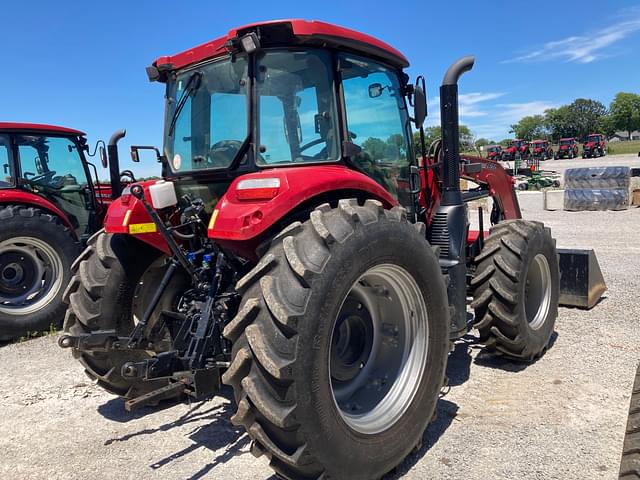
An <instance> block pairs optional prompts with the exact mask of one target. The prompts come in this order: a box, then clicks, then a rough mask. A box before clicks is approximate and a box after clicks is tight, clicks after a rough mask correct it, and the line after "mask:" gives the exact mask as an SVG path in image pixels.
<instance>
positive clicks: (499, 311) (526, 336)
mask: <svg viewBox="0 0 640 480" xmlns="http://www.w3.org/2000/svg"><path fill="white" fill-rule="evenodd" d="M475 262H476V265H477V269H476V272H475V275H474V277H473V279H472V281H471V285H472V287H474V294H473V297H474V300H473V302H472V304H471V306H472V307H473V308H474V309H475V314H476V322H477V323H476V328H477V329H478V330H479V331H480V339H481V341H483V342H484V343H485V345H486V346H487V349H488V350H489V351H496V352H499V353H502V354H505V355H507V356H509V357H512V358H515V359H518V360H521V361H526V362H529V361H532V360H535V359H536V358H538V357H540V356H541V355H542V354H543V353H544V351H545V350H546V349H547V347H548V345H549V341H550V339H551V335H552V333H553V330H554V325H555V321H556V317H557V315H558V300H559V281H560V273H559V267H558V259H557V254H556V248H555V241H554V240H553V238H551V232H550V230H549V229H548V228H545V227H544V226H543V224H541V223H539V222H529V221H526V220H507V221H504V222H501V223H499V224H497V225H496V226H495V227H494V228H493V229H492V230H491V234H490V235H489V238H488V239H487V241H486V242H485V245H484V248H483V249H482V252H480V255H478V256H477V257H476V259H475Z"/></svg>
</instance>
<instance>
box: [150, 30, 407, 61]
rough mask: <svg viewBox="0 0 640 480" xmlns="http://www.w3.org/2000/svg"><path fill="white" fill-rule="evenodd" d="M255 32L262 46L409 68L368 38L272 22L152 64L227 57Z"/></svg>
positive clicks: (395, 52) (396, 54)
mask: <svg viewBox="0 0 640 480" xmlns="http://www.w3.org/2000/svg"><path fill="white" fill-rule="evenodd" d="M250 32H255V33H257V34H258V37H259V38H260V42H261V44H263V45H264V46H278V45H290V46H293V45H321V46H330V47H334V48H339V49H345V50H350V51H353V52H356V53H361V54H363V55H367V56H373V57H378V58H380V59H382V60H385V61H387V62H388V63H390V64H392V65H393V66H395V67H399V68H406V67H408V66H409V61H408V60H407V58H406V57H405V56H404V55H403V54H402V53H400V52H399V51H398V50H396V49H395V48H393V47H392V46H390V45H388V44H387V43H385V42H383V41H381V40H378V39H377V38H374V37H372V36H370V35H366V34H364V33H360V32H357V31H355V30H351V29H348V28H344V27H340V26H338V25H333V24H330V23H326V22H321V21H318V20H299V19H292V20H272V21H269V22H259V23H252V24H249V25H244V26H242V27H238V28H234V29H232V30H229V32H227V34H226V35H223V36H221V37H218V38H216V39H214V40H211V41H209V42H206V43H203V44H202V45H198V46H197V47H194V48H190V49H189V50H185V51H184V52H180V53H176V54H175V55H168V56H162V57H159V58H158V59H156V61H155V62H153V66H154V67H157V68H158V69H159V70H176V69H179V68H183V67H186V66H188V65H192V64H195V63H199V62H201V61H203V60H208V59H211V58H215V57H220V56H223V55H226V54H227V50H226V48H225V43H226V42H227V41H229V40H231V39H234V38H237V37H240V36H243V35H245V34H247V33H250Z"/></svg>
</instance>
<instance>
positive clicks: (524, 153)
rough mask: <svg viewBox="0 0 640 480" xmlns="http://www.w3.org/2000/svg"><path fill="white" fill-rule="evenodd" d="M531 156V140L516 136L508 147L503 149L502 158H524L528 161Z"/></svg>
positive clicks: (506, 159) (508, 159)
mask: <svg viewBox="0 0 640 480" xmlns="http://www.w3.org/2000/svg"><path fill="white" fill-rule="evenodd" d="M530 158H531V148H530V146H529V142H527V141H526V140H522V139H520V138H516V139H515V140H511V143H510V144H509V146H508V147H507V148H505V149H504V150H503V151H502V160H504V161H514V160H524V161H527V160H529V159H530Z"/></svg>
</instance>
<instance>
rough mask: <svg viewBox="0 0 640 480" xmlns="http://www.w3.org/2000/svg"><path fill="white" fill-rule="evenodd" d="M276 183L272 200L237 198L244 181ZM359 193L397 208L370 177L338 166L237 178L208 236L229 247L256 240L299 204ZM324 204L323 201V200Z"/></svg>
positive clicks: (293, 169) (217, 210)
mask: <svg viewBox="0 0 640 480" xmlns="http://www.w3.org/2000/svg"><path fill="white" fill-rule="evenodd" d="M276 178H277V179H278V182H276V183H279V187H278V188H277V192H275V191H274V192H272V194H273V198H269V199H265V198H263V199H256V200H247V199H241V198H239V197H238V191H239V190H238V186H239V184H240V183H241V182H243V185H244V184H246V183H247V182H246V180H252V179H255V180H258V179H276ZM274 190H275V189H274ZM344 190H348V191H360V192H363V193H364V196H366V197H368V198H373V199H376V200H379V201H380V202H381V203H382V204H383V205H384V206H385V207H386V208H390V207H392V206H395V205H398V202H397V200H396V199H395V198H394V197H393V196H391V194H390V193H389V192H387V191H386V190H385V189H384V188H383V187H382V186H381V185H379V184H378V183H376V182H375V181H374V180H372V179H371V178H370V177H368V176H366V175H364V174H362V173H360V172H358V171H355V170H352V169H350V168H347V167H345V166H341V165H332V166H327V165H323V166H308V167H293V168H286V167H285V168H277V169H275V168H274V169H269V170H262V171H260V172H255V173H249V174H247V175H243V176H241V177H238V178H236V179H235V180H234V181H233V182H232V183H231V185H230V186H229V188H228V190H227V192H226V193H225V194H224V195H223V196H222V198H221V199H220V201H219V202H218V204H217V206H216V209H215V210H214V211H213V214H212V217H211V221H210V222H209V229H208V236H209V238H212V239H214V240H216V241H221V242H224V243H225V244H227V245H228V244H229V241H233V242H246V241H250V240H252V239H256V238H259V237H260V236H261V235H262V234H263V233H265V232H266V231H267V229H269V227H271V226H273V225H274V224H276V223H278V222H280V221H281V220H282V219H284V218H285V217H287V215H288V214H289V213H290V212H292V211H293V210H295V208H296V207H298V206H299V205H301V204H302V203H304V202H306V201H308V200H310V199H312V198H314V197H317V196H319V195H320V196H322V195H323V194H328V193H329V194H330V193H331V192H337V191H344ZM325 201H326V200H325Z"/></svg>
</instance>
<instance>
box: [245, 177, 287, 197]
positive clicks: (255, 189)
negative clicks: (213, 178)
mask: <svg viewBox="0 0 640 480" xmlns="http://www.w3.org/2000/svg"><path fill="white" fill-rule="evenodd" d="M279 190H280V179H279V178H247V179H245V180H240V181H239V182H238V185H237V186H236V195H237V196H238V200H271V199H272V198H273V197H275V196H276V195H277V194H278V191H279Z"/></svg>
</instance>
